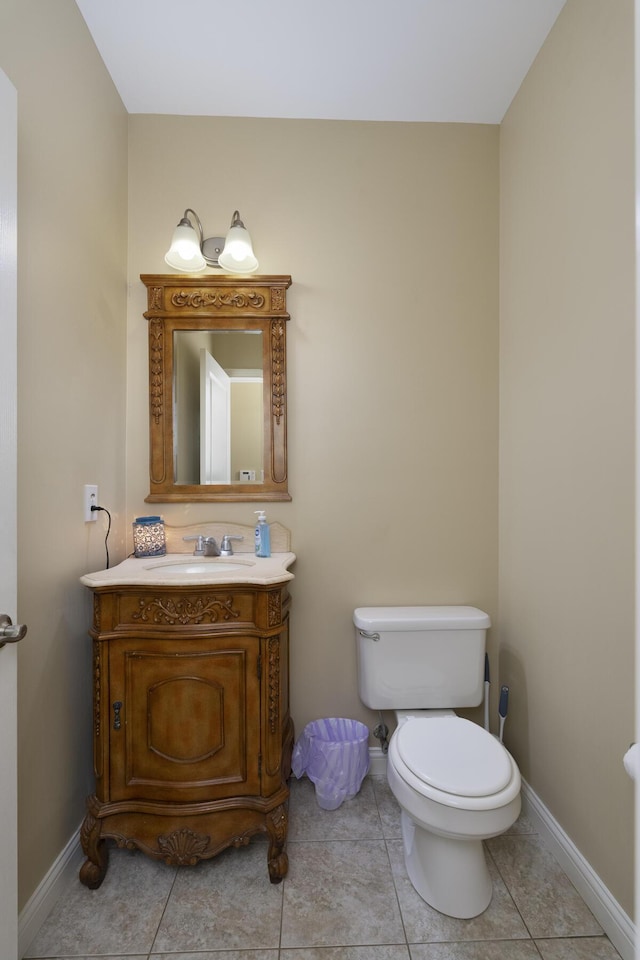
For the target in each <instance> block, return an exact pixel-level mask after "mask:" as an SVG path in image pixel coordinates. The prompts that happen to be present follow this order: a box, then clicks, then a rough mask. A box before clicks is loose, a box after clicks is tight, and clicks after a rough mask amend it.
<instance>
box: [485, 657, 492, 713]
mask: <svg viewBox="0 0 640 960" xmlns="http://www.w3.org/2000/svg"><path fill="white" fill-rule="evenodd" d="M490 687H491V679H490V677H489V654H488V653H485V655H484V728H485V730H488V729H489V689H490Z"/></svg>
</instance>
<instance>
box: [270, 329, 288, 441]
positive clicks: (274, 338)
mask: <svg viewBox="0 0 640 960" xmlns="http://www.w3.org/2000/svg"><path fill="white" fill-rule="evenodd" d="M284 330H285V328H284V324H283V322H282V320H273V321H272V323H271V362H272V369H273V386H272V415H273V417H274V418H275V421H276V424H278V425H279V424H280V420H281V419H282V417H283V416H284V412H285V404H286V398H287V386H286V384H287V377H286V371H285V354H284Z"/></svg>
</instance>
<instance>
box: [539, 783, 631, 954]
mask: <svg viewBox="0 0 640 960" xmlns="http://www.w3.org/2000/svg"><path fill="white" fill-rule="evenodd" d="M522 806H523V810H524V812H525V813H526V814H527V815H528V817H529V818H530V820H531V822H532V823H533V825H534V826H535V827H536V830H537V832H538V833H539V834H540V836H541V837H542V838H543V839H544V840H545V842H546V843H547V846H548V847H549V849H550V850H551V852H552V853H553V855H554V857H555V858H556V860H557V861H558V863H559V864H560V866H561V867H562V869H563V870H564V872H565V873H566V875H567V876H568V877H569V879H570V880H571V882H572V883H573V885H574V887H575V888H576V890H577V891H578V893H579V894H580V896H581V897H582V899H583V900H584V902H585V903H586V904H587V906H588V907H589V909H590V910H591V912H592V913H593V915H594V916H595V918H596V920H597V921H598V923H599V924H600V926H601V927H602V929H603V930H604V932H605V933H606V935H607V936H608V937H609V940H611V943H612V944H613V945H614V947H615V948H616V950H617V951H618V953H619V954H620V956H621V957H622V958H623V960H634V957H635V941H636V928H635V925H634V923H633V921H632V920H631V919H630V917H628V916H627V914H626V913H625V912H624V910H623V909H622V907H621V906H620V904H619V903H618V901H617V900H615V899H614V897H613V896H612V895H611V893H610V891H609V890H608V889H607V887H605V885H604V883H603V882H602V880H601V879H600V877H599V876H598V875H597V873H596V872H595V871H594V870H593V868H592V867H591V865H590V864H589V863H588V862H587V861H586V860H585V858H584V857H583V856H582V854H581V853H580V851H579V850H578V848H577V847H576V845H575V844H574V842H573V840H572V839H571V838H570V837H569V836H568V835H567V834H566V833H565V831H564V830H563V829H562V827H561V826H560V824H559V823H558V821H557V820H556V819H555V818H554V817H553V816H552V815H551V813H550V812H549V810H548V809H547V807H546V806H545V805H544V803H543V802H542V800H541V799H540V797H538V795H537V794H536V793H535V792H534V791H533V790H532V789H531V787H530V786H529V784H528V783H525V781H524V780H523V781H522Z"/></svg>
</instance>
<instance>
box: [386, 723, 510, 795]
mask: <svg viewBox="0 0 640 960" xmlns="http://www.w3.org/2000/svg"><path fill="white" fill-rule="evenodd" d="M389 760H390V762H391V763H393V765H394V767H395V769H396V772H397V773H398V775H399V776H400V777H401V778H402V779H403V780H404V781H405V782H406V783H407V784H408V785H409V786H411V787H412V788H413V789H414V790H416V791H417V792H418V793H421V794H422V795H423V796H425V797H429V798H430V799H432V800H434V801H436V802H437V803H442V804H444V805H445V806H451V807H460V808H462V809H467V810H487V809H493V808H496V807H500V806H503V805H505V804H507V803H510V801H511V800H512V799H513V798H514V797H515V796H516V795H517V794H518V792H519V790H520V774H519V771H518V768H517V766H516V765H515V763H514V761H513V759H512V757H511V755H510V754H509V753H508V752H507V750H506V749H505V748H504V746H503V745H502V744H501V743H500V741H498V740H497V739H496V738H495V737H493V736H492V735H491V734H490V733H489V732H488V731H487V730H485V729H484V728H483V727H480V726H478V724H475V723H472V722H471V721H470V720H465V719H464V718H462V717H457V716H450V717H430V718H415V719H414V718H412V719H409V720H406V721H405V722H404V723H402V724H401V725H400V726H399V727H398V729H397V730H396V732H395V733H394V735H393V737H392V738H391V743H390V745H389Z"/></svg>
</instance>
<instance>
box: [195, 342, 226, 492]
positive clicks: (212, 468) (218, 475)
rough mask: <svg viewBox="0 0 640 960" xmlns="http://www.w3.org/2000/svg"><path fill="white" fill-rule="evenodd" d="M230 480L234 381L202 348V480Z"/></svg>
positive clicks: (207, 481) (201, 481) (220, 481)
mask: <svg viewBox="0 0 640 960" xmlns="http://www.w3.org/2000/svg"><path fill="white" fill-rule="evenodd" d="M230 482H231V381H230V379H229V376H228V374H227V373H226V371H225V370H223V368H222V367H221V366H220V364H219V363H218V361H217V360H216V359H215V358H214V357H213V356H212V355H211V354H210V353H209V351H208V350H205V349H203V350H201V351H200V483H230Z"/></svg>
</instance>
